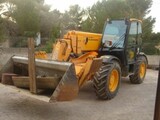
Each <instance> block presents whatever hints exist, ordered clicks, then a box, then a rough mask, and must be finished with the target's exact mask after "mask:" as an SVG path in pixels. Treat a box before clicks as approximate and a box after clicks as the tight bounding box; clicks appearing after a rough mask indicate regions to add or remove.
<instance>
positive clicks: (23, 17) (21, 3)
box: [12, 0, 40, 34]
mask: <svg viewBox="0 0 160 120" xmlns="http://www.w3.org/2000/svg"><path fill="white" fill-rule="evenodd" d="M13 3H14V4H15V5H16V9H15V11H14V13H13V14H12V18H13V19H14V20H15V21H16V23H17V25H18V27H19V28H20V31H21V34H23V33H24V32H25V31H33V32H38V31H39V30H40V17H39V10H38V9H37V7H36V6H35V5H36V1H33V0H14V1H13Z"/></svg>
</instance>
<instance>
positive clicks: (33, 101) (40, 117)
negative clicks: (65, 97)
mask: <svg viewBox="0 0 160 120" xmlns="http://www.w3.org/2000/svg"><path fill="white" fill-rule="evenodd" d="M157 78H158V71H154V70H148V71H147V76H146V79H145V81H144V83H143V84H140V85H133V84H130V82H129V80H128V78H123V79H122V84H121V87H120V90H119V93H118V95H117V96H116V97H115V98H114V99H112V100H110V101H101V100H98V99H97V98H96V96H95V94H94V90H93V87H92V84H91V83H88V84H86V85H85V86H84V87H83V88H82V89H81V90H80V93H79V96H78V97H77V98H76V99H75V100H73V101H69V102H56V103H48V102H46V101H47V100H49V99H48V97H45V96H42V97H41V99H37V96H35V95H31V94H30V93H27V92H26V91H24V90H19V89H17V88H15V87H10V86H4V85H2V84H0V120H17V119H19V120H152V119H153V113H154V102H155V95H156V86H157Z"/></svg>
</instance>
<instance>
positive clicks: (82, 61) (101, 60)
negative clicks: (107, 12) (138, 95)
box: [12, 19, 147, 101]
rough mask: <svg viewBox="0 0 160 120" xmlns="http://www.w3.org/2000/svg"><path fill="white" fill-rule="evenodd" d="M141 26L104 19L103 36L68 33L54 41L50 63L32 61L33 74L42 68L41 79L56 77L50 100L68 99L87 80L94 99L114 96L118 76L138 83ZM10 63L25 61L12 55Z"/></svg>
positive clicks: (143, 63)
mask: <svg viewBox="0 0 160 120" xmlns="http://www.w3.org/2000/svg"><path fill="white" fill-rule="evenodd" d="M141 24H142V22H141V21H140V20H137V19H118V20H107V22H106V24H105V26H104V31H103V34H96V33H89V32H80V31H69V32H68V33H67V34H65V35H64V37H63V39H59V40H57V42H56V43H55V44H54V47H53V48H54V49H53V52H52V60H38V59H37V60H36V65H37V75H39V76H40V75H41V76H44V75H43V74H44V73H42V72H38V69H40V68H42V67H45V76H46V72H47V71H48V72H51V71H52V73H51V74H48V75H50V76H54V75H56V76H59V78H60V80H59V81H58V84H57V85H55V86H56V87H55V91H54V92H53V95H52V96H51V101H52V100H59V101H62V100H72V99H73V98H75V97H76V96H77V94H78V91H79V88H80V87H81V86H82V85H83V84H84V83H85V82H86V81H88V80H93V84H94V89H95V92H96V94H97V96H98V98H100V99H105V100H106V99H112V98H113V97H115V95H116V94H117V92H118V89H119V86H120V82H121V77H126V76H129V77H130V81H131V83H134V84H140V83H142V82H143V80H144V77H145V74H146V68H147V57H146V55H145V54H144V53H142V52H141V50H142V47H141V46H142V26H141ZM12 60H13V62H14V63H18V64H27V62H26V61H27V59H26V58H22V57H17V56H14V57H12ZM14 65H17V64H14ZM21 66H22V65H21ZM16 67H18V65H17V66H16ZM46 68H48V69H49V70H47V69H46ZM40 71H42V70H40ZM37 82H38V81H37Z"/></svg>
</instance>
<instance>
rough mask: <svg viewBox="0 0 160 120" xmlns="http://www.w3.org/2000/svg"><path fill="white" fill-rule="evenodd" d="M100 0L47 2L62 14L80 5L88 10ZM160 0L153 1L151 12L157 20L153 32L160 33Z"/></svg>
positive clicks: (55, 0) (53, 0) (46, 1)
mask: <svg viewBox="0 0 160 120" xmlns="http://www.w3.org/2000/svg"><path fill="white" fill-rule="evenodd" d="M97 1H99V0H45V3H46V4H49V5H51V6H52V8H51V9H57V10H59V11H60V12H64V11H65V10H68V9H69V6H71V5H75V4H78V5H79V6H80V7H81V8H87V7H89V6H92V5H93V4H94V3H96V2H97ZM159 12H160V0H153V4H152V7H151V12H150V14H149V15H151V16H152V17H154V18H156V23H155V24H154V28H153V31H154V32H160V15H159Z"/></svg>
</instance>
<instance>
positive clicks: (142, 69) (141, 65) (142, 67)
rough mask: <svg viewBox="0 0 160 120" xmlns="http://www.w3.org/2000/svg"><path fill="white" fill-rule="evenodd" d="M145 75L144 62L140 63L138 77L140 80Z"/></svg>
mask: <svg viewBox="0 0 160 120" xmlns="http://www.w3.org/2000/svg"><path fill="white" fill-rule="evenodd" d="M145 73H146V65H145V63H144V62H142V63H141V64H140V69H139V75H140V78H141V79H142V78H144V76H145Z"/></svg>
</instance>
